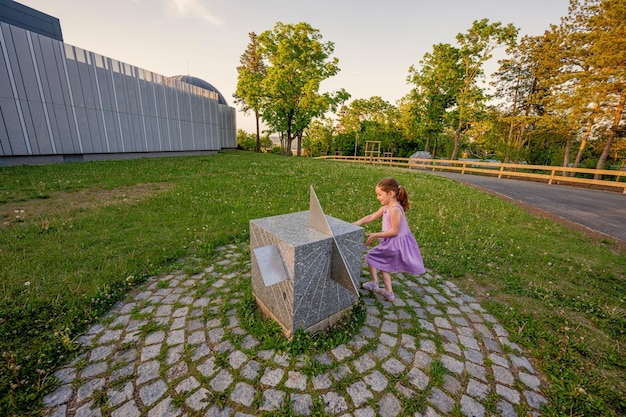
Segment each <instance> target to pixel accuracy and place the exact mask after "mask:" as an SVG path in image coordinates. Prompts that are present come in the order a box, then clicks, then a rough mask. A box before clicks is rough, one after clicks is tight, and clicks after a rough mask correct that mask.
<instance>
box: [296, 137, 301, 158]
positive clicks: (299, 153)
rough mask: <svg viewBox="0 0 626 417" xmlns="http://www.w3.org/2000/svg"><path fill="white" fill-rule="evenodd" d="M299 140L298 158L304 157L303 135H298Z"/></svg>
mask: <svg viewBox="0 0 626 417" xmlns="http://www.w3.org/2000/svg"><path fill="white" fill-rule="evenodd" d="M297 138H298V142H297V143H298V153H297V155H298V156H302V133H298V135H297Z"/></svg>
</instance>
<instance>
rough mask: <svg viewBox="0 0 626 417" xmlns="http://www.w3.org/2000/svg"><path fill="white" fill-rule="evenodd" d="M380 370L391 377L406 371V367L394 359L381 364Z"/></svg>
mask: <svg viewBox="0 0 626 417" xmlns="http://www.w3.org/2000/svg"><path fill="white" fill-rule="evenodd" d="M382 368H383V369H384V370H385V371H387V372H389V373H390V374H391V375H393V376H396V377H397V376H398V375H400V374H401V373H402V372H404V370H405V369H406V366H404V364H403V363H402V362H400V361H399V360H397V359H396V358H391V359H389V360H388V361H386V362H385V363H383V365H382Z"/></svg>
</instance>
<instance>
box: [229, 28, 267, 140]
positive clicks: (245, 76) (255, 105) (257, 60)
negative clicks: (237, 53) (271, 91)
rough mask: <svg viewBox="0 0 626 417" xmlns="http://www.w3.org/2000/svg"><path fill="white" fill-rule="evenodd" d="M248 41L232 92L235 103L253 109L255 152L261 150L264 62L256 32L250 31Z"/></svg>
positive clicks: (246, 108) (247, 109)
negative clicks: (234, 89)
mask: <svg viewBox="0 0 626 417" xmlns="http://www.w3.org/2000/svg"><path fill="white" fill-rule="evenodd" d="M248 36H249V37H250V43H248V47H247V48H246V51H245V52H244V53H243V54H242V55H241V58H240V59H239V62H240V63H241V65H240V66H238V67H237V72H238V76H237V90H236V92H235V93H234V94H233V97H234V98H235V103H239V104H241V105H242V107H243V110H244V111H245V112H248V111H253V112H254V118H255V120H256V152H261V133H260V131H259V117H260V114H259V112H260V111H261V106H262V104H263V90H262V89H261V82H262V81H263V79H264V78H265V73H266V69H265V64H264V62H263V59H262V56H261V54H260V53H259V44H258V40H257V36H256V33H254V32H250V33H249V34H248Z"/></svg>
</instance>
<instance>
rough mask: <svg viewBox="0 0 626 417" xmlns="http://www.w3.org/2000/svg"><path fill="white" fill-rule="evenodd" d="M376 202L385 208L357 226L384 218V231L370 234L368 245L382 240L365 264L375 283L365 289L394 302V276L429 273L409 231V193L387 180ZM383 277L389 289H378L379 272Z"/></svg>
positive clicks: (364, 219) (365, 218)
mask: <svg viewBox="0 0 626 417" xmlns="http://www.w3.org/2000/svg"><path fill="white" fill-rule="evenodd" d="M376 198H377V199H378V201H380V204H381V205H382V207H381V208H380V209H379V210H378V211H376V212H375V213H372V214H370V215H368V216H365V217H363V218H362V219H360V220H357V221H356V222H354V224H356V225H357V226H360V225H362V224H365V223H369V222H371V221H374V220H376V219H379V218H381V217H382V218H383V230H382V232H378V233H367V245H368V246H369V245H371V244H372V242H374V241H375V240H376V239H380V242H379V243H378V245H377V246H376V247H374V248H372V249H371V250H370V251H369V252H368V253H367V255H366V256H365V260H366V261H367V264H368V265H369V268H370V274H371V276H372V280H371V281H370V282H366V283H365V284H363V288H365V289H366V290H370V291H375V292H378V293H380V294H382V295H383V296H384V297H385V298H386V299H387V300H389V301H394V300H395V299H396V296H395V295H394V293H393V290H392V288H391V273H394V272H406V273H409V274H412V275H420V274H423V273H424V272H426V270H425V269H424V262H423V261H422V254H421V253H420V249H419V246H418V245H417V241H416V240H415V236H413V234H412V233H411V230H410V229H409V223H408V222H407V220H406V216H405V214H404V212H405V211H407V210H408V209H409V197H408V195H407V193H406V189H405V188H404V187H402V186H401V185H400V184H398V181H396V180H395V179H393V178H384V179H382V180H380V182H379V183H378V184H377V185H376ZM379 270H380V272H381V275H382V276H383V283H384V284H385V289H384V290H381V289H380V288H379V287H378V271H379Z"/></svg>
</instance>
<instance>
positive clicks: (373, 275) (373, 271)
mask: <svg viewBox="0 0 626 417" xmlns="http://www.w3.org/2000/svg"><path fill="white" fill-rule="evenodd" d="M369 267H370V275H371V279H372V282H373V283H374V284H376V285H378V269H376V267H375V266H374V265H370V266H369Z"/></svg>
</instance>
